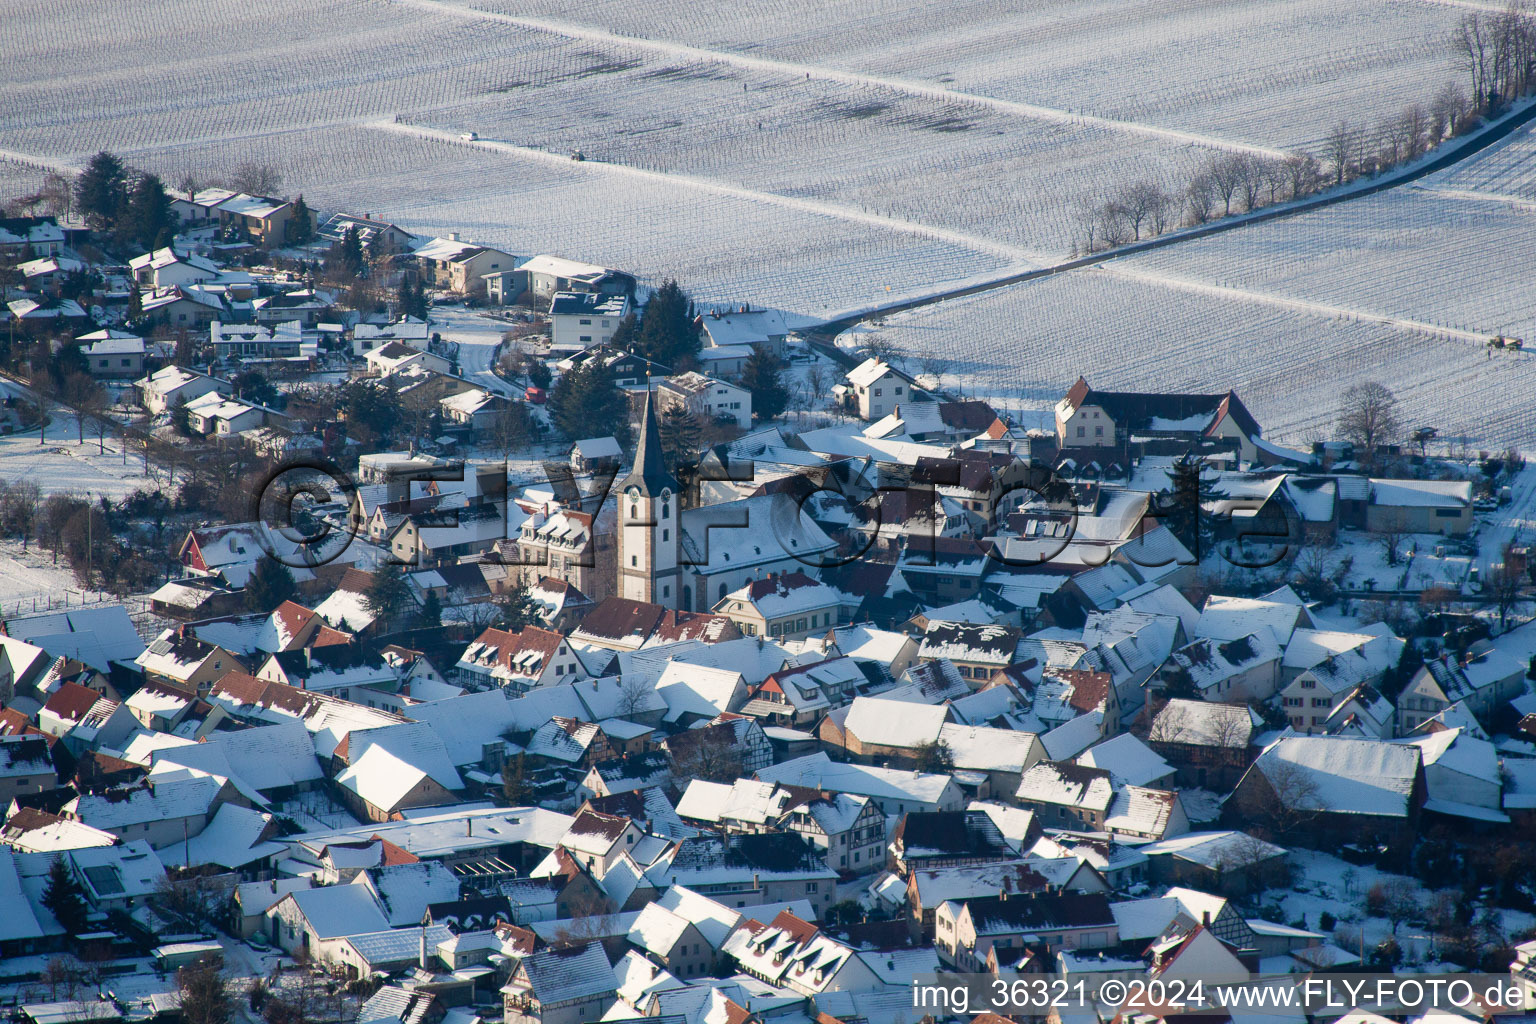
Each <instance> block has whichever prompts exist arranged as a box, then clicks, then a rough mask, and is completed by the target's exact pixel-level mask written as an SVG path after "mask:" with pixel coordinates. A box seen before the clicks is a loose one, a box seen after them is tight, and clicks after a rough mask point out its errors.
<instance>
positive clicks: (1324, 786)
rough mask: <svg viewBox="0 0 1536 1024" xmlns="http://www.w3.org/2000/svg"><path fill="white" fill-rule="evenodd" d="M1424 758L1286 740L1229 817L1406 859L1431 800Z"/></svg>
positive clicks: (1371, 745)
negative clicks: (1376, 846) (1377, 848)
mask: <svg viewBox="0 0 1536 1024" xmlns="http://www.w3.org/2000/svg"><path fill="white" fill-rule="evenodd" d="M1421 755H1422V752H1421V751H1420V750H1419V748H1418V747H1416V746H1413V745H1411V744H1406V745H1405V744H1397V743H1383V742H1379V741H1375V740H1361V739H1348V738H1344V737H1336V736H1287V737H1282V738H1281V739H1278V740H1276V741H1275V742H1274V743H1271V744H1270V745H1269V746H1268V747H1266V748H1264V751H1263V752H1262V753H1261V754H1260V755H1259V756H1258V758H1257V759H1256V760H1255V761H1254V762H1253V765H1252V766H1251V767H1250V768H1249V769H1248V771H1247V772H1245V773H1244V775H1243V777H1242V779H1240V780H1239V781H1238V784H1237V786H1236V787H1235V788H1234V789H1233V791H1232V795H1231V797H1229V798H1228V800H1227V803H1226V807H1225V814H1226V815H1228V816H1230V817H1232V819H1233V821H1234V822H1237V821H1260V820H1269V821H1275V822H1277V823H1279V824H1281V825H1287V824H1288V825H1290V826H1291V827H1292V829H1293V830H1294V831H1295V832H1297V833H1298V834H1302V835H1306V836H1309V837H1312V838H1313V839H1314V841H1319V842H1329V843H1345V842H1347V843H1357V844H1370V843H1380V844H1383V845H1386V846H1388V847H1389V849H1390V850H1391V851H1392V852H1393V854H1394V855H1396V856H1403V855H1406V852H1407V849H1408V846H1409V844H1411V843H1412V842H1413V841H1414V839H1415V838H1416V837H1417V835H1418V832H1417V829H1418V818H1419V810H1420V808H1421V807H1422V806H1423V803H1424V798H1425V785H1424V765H1423V758H1422V756H1421Z"/></svg>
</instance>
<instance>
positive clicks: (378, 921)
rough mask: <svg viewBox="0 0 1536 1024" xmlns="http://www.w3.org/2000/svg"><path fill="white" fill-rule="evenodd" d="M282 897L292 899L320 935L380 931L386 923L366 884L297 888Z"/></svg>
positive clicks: (333, 937) (329, 937) (343, 934)
mask: <svg viewBox="0 0 1536 1024" xmlns="http://www.w3.org/2000/svg"><path fill="white" fill-rule="evenodd" d="M284 899H289V900H292V901H293V902H294V905H295V906H297V907H298V908H299V911H300V912H301V913H302V914H303V915H304V919H305V920H306V921H307V922H308V923H309V926H310V928H311V929H313V930H314V932H315V935H316V937H318V938H320V939H336V938H341V937H342V936H345V935H359V934H362V933H365V932H380V931H384V930H385V929H387V928H388V927H389V921H388V920H386V919H385V917H384V912H383V910H381V909H380V908H379V901H378V899H377V898H375V896H374V894H373V892H372V890H370V889H369V888H368V887H367V886H363V885H326V886H321V887H319V888H316V889H299V890H296V891H294V892H292V893H290V894H288V895H287V896H285V897H284ZM279 902H282V901H281V900H280V901H279Z"/></svg>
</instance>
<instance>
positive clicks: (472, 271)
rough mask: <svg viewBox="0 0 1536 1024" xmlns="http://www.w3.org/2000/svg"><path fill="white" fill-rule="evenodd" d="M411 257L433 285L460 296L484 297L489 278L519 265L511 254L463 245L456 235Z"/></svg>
mask: <svg viewBox="0 0 1536 1024" xmlns="http://www.w3.org/2000/svg"><path fill="white" fill-rule="evenodd" d="M411 255H412V256H414V257H415V258H416V265H417V266H418V267H420V268H421V270H422V272H423V273H424V274H425V275H426V276H427V277H428V280H429V282H430V283H431V284H433V285H434V286H435V287H438V288H446V289H447V290H449V291H452V292H457V293H458V294H460V295H480V294H485V288H486V277H487V276H488V275H491V274H496V273H501V272H505V271H509V270H511V269H513V264H514V263H516V261H517V257H515V256H513V255H512V254H511V253H509V252H502V251H501V250H500V249H492V248H490V247H489V246H484V245H475V244H473V243H470V242H461V241H459V238H458V235H457V234H452V235H449V236H448V237H447V238H434V239H432V240H431V241H429V242H427V243H426V244H425V245H423V246H421V247H419V248H417V249H415V250H414V251H413V252H412V253H411Z"/></svg>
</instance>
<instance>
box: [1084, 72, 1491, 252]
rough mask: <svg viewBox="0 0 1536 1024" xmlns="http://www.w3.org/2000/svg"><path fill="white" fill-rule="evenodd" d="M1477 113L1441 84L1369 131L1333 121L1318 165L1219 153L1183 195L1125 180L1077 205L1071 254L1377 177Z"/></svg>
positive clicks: (1304, 156)
mask: <svg viewBox="0 0 1536 1024" xmlns="http://www.w3.org/2000/svg"><path fill="white" fill-rule="evenodd" d="M1475 111H1476V107H1475V105H1474V104H1473V103H1472V102H1471V101H1470V100H1468V99H1467V95H1466V93H1465V92H1464V91H1463V90H1462V88H1461V87H1460V86H1459V85H1456V84H1455V83H1446V85H1445V87H1444V88H1442V89H1441V90H1440V91H1439V92H1438V93H1436V94H1435V98H1434V99H1433V100H1432V101H1431V102H1430V103H1428V104H1423V103H1411V104H1409V105H1408V106H1406V107H1404V108H1403V109H1402V110H1401V111H1400V112H1399V113H1397V114H1395V115H1393V116H1392V117H1389V118H1386V119H1385V120H1383V121H1382V122H1380V123H1379V124H1377V125H1376V126H1374V128H1371V129H1366V128H1362V127H1359V126H1356V125H1353V124H1351V123H1349V122H1348V121H1340V122H1338V123H1337V124H1336V125H1334V127H1333V128H1332V129H1330V130H1329V132H1328V134H1327V136H1325V137H1324V139H1323V144H1322V150H1323V158H1324V159H1323V160H1319V159H1318V158H1317V157H1316V156H1313V155H1312V154H1311V153H1305V152H1295V153H1289V154H1286V155H1285V156H1283V157H1278V156H1276V157H1266V156H1264V155H1262V154H1258V153H1243V152H1237V153H1224V154H1221V155H1218V156H1212V157H1210V158H1209V159H1207V160H1206V161H1205V162H1204V163H1203V164H1201V165H1200V167H1199V168H1198V169H1197V170H1196V171H1195V172H1194V173H1193V174H1192V175H1191V176H1190V179H1189V181H1188V182H1186V183H1185V185H1184V187H1183V188H1182V189H1173V190H1170V189H1168V188H1165V187H1164V186H1162V185H1160V184H1158V183H1157V182H1155V181H1153V180H1151V179H1148V178H1143V179H1139V180H1137V181H1133V182H1130V183H1128V184H1126V185H1124V186H1122V187H1121V188H1120V189H1119V190H1118V191H1117V192H1115V193H1114V194H1113V195H1110V196H1108V197H1105V198H1096V197H1088V198H1086V199H1084V200H1083V201H1082V202H1080V203H1079V204H1078V210H1077V214H1078V235H1079V242H1078V246H1077V248H1078V250H1079V251H1081V252H1083V253H1092V252H1098V251H1100V250H1102V249H1112V248H1114V247H1116V246H1119V245H1125V244H1126V243H1128V242H1137V241H1140V240H1141V239H1143V238H1155V237H1157V236H1158V235H1160V234H1162V233H1163V232H1165V231H1168V230H1171V229H1173V228H1178V227H1195V226H1198V225H1200V224H1205V223H1207V222H1209V221H1213V220H1217V219H1220V218H1222V217H1230V216H1232V215H1233V214H1238V213H1248V212H1250V211H1253V210H1257V209H1261V208H1263V207H1265V206H1272V205H1274V204H1275V203H1282V202H1289V201H1291V200H1293V199H1302V198H1305V197H1307V196H1309V195H1312V194H1314V193H1316V192H1319V191H1322V190H1323V189H1326V188H1333V187H1336V186H1339V185H1343V184H1345V183H1346V182H1349V181H1353V180H1355V179H1356V178H1359V177H1362V176H1370V175H1374V174H1380V173H1382V172H1383V171H1386V170H1389V169H1390V168H1392V167H1396V166H1398V165H1399V164H1403V163H1407V162H1408V161H1411V160H1416V159H1418V158H1419V157H1421V156H1423V155H1424V154H1425V153H1426V152H1428V151H1429V150H1431V149H1433V148H1434V147H1435V146H1437V145H1439V144H1440V143H1441V142H1444V141H1445V140H1446V139H1449V138H1451V137H1453V136H1454V135H1456V134H1458V133H1459V132H1461V131H1464V130H1465V129H1466V128H1467V127H1468V126H1470V125H1471V124H1472V123H1474V121H1475V118H1474V117H1473V114H1474V113H1475Z"/></svg>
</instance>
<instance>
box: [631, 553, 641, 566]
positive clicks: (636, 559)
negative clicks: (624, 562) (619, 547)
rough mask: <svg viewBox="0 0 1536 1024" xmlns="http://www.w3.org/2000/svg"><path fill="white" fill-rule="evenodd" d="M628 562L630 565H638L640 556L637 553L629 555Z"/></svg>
mask: <svg viewBox="0 0 1536 1024" xmlns="http://www.w3.org/2000/svg"><path fill="white" fill-rule="evenodd" d="M629 564H630V565H631V566H638V565H639V564H640V556H639V555H630V556H629Z"/></svg>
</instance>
